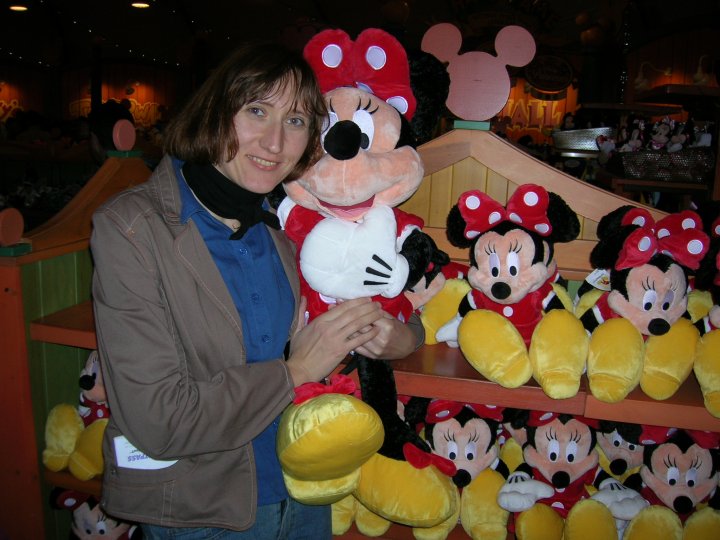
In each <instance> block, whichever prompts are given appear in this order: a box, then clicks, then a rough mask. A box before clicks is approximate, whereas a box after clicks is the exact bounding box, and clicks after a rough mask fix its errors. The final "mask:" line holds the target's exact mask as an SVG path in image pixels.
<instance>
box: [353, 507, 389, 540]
mask: <svg viewBox="0 0 720 540" xmlns="http://www.w3.org/2000/svg"><path fill="white" fill-rule="evenodd" d="M390 525H391V523H390V521H388V520H387V519H385V518H384V517H382V516H379V515H377V514H375V513H373V512H371V511H370V510H368V509H367V508H366V507H365V506H363V505H362V504H360V503H359V502H358V503H357V513H356V514H355V526H356V527H357V529H358V531H360V532H361V533H362V534H363V535H365V536H370V537H373V538H374V537H376V536H381V535H383V534H385V533H386V532H387V530H388V529H389V528H390Z"/></svg>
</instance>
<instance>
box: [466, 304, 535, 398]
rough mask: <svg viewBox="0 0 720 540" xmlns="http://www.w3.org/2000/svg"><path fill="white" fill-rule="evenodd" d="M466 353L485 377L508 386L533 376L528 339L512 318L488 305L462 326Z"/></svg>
mask: <svg viewBox="0 0 720 540" xmlns="http://www.w3.org/2000/svg"><path fill="white" fill-rule="evenodd" d="M458 343H459V344H460V350H462V353H463V355H464V356H465V358H466V359H467V361H468V362H470V365H471V366H472V367H473V368H475V369H476V370H477V371H478V372H479V373H480V374H481V375H482V376H483V377H485V378H486V379H488V380H489V381H492V382H495V383H498V384H499V385H500V386H504V387H505V388H517V387H519V386H522V385H523V384H525V383H526V382H528V381H529V380H530V377H531V376H532V372H533V369H532V365H531V363H530V358H529V355H528V351H527V347H526V346H525V341H524V340H523V338H522V336H521V335H520V332H518V331H517V328H515V327H514V326H513V325H512V324H511V323H510V321H508V320H507V319H506V318H505V317H503V316H502V315H499V314H497V313H495V312H494V311H489V310H486V309H475V310H472V311H470V312H469V313H467V314H466V315H465V317H463V320H462V322H461V323H460V326H459V327H458Z"/></svg>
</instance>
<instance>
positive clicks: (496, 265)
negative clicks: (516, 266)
mask: <svg viewBox="0 0 720 540" xmlns="http://www.w3.org/2000/svg"><path fill="white" fill-rule="evenodd" d="M488 262H489V263H490V275H491V276H492V277H498V276H499V275H500V257H498V254H497V253H495V252H493V253H491V254H490V258H489V259H488Z"/></svg>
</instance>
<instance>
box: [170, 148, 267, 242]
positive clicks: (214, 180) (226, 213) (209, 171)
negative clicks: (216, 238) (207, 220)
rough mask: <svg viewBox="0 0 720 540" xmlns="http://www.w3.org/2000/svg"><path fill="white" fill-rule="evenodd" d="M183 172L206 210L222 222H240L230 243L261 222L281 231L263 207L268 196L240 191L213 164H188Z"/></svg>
mask: <svg viewBox="0 0 720 540" xmlns="http://www.w3.org/2000/svg"><path fill="white" fill-rule="evenodd" d="M182 172H183V175H184V176H185V180H186V181H187V183H188V185H189V186H190V189H192V191H193V193H194V194H195V196H196V197H197V198H198V200H199V201H200V202H201V203H202V204H203V205H204V206H205V207H206V208H208V209H209V210H210V211H211V212H212V213H214V214H216V215H218V216H220V217H222V218H225V219H236V220H238V221H239V222H240V228H239V229H238V230H237V231H235V232H234V233H232V234H231V235H230V240H239V239H240V238H242V237H243V235H244V234H245V233H246V232H247V231H248V229H249V228H250V227H252V226H253V225H255V224H257V223H260V222H262V223H265V224H266V225H269V226H270V227H272V228H274V229H279V228H280V220H278V217H277V216H276V215H275V214H273V213H271V212H268V211H267V210H265V209H264V208H263V207H262V203H263V200H264V199H265V195H262V194H259V193H253V192H251V191H248V190H246V189H245V188H242V187H240V186H239V185H237V184H236V183H235V182H233V181H232V180H230V179H229V178H227V177H226V176H225V175H224V174H222V173H221V172H220V171H218V170H217V169H216V168H215V167H214V166H213V165H212V164H209V163H208V164H204V165H203V164H198V163H190V162H186V163H185V164H184V165H183V167H182Z"/></svg>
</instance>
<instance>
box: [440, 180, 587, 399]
mask: <svg viewBox="0 0 720 540" xmlns="http://www.w3.org/2000/svg"><path fill="white" fill-rule="evenodd" d="M579 232H580V224H579V221H578V218H577V215H576V214H575V212H573V211H572V210H571V209H570V207H569V206H568V205H567V204H566V203H565V201H563V200H562V199H561V198H560V197H559V196H558V195H556V194H554V193H548V192H547V191H546V190H545V189H544V188H543V187H541V186H538V185H534V184H524V185H521V186H519V187H518V188H517V190H516V191H515V192H514V193H513V194H512V196H511V197H510V198H509V200H508V202H507V206H506V207H503V206H502V205H501V204H500V203H499V202H497V201H495V200H494V199H492V198H491V197H489V196H488V195H487V194H485V193H483V192H481V191H478V190H471V191H467V192H465V193H463V194H462V195H461V196H460V198H459V200H458V203H457V204H456V205H455V206H453V208H452V209H451V210H450V213H449V215H448V219H447V235H448V239H449V240H450V242H451V243H452V244H453V245H455V246H457V247H461V248H468V247H469V248H470V269H469V271H468V276H467V280H468V282H469V283H470V285H471V286H472V290H471V291H470V292H469V293H468V294H467V296H466V297H465V298H464V299H463V300H462V302H461V303H460V306H459V308H458V313H457V315H456V316H455V318H454V319H453V320H451V321H450V322H448V323H447V324H445V325H444V326H443V327H442V328H441V329H440V330H439V331H438V332H437V335H436V337H437V340H438V341H446V342H448V344H449V345H451V346H454V345H455V344H456V343H457V344H459V346H460V348H461V350H462V352H463V354H464V355H465V357H466V358H467V360H468V361H469V362H470V364H471V365H472V366H473V367H474V368H475V369H477V370H478V371H479V372H480V373H481V374H482V375H483V376H485V377H486V378H487V379H489V380H491V381H493V382H497V383H499V384H501V385H502V386H505V387H508V388H515V387H518V386H520V385H522V384H525V383H526V382H527V381H528V379H529V378H530V376H531V375H532V376H534V377H535V379H536V380H537V381H538V383H539V384H540V385H541V386H542V388H543V390H544V391H545V393H546V394H547V395H548V396H550V397H553V398H556V399H562V398H567V397H571V396H573V395H575V394H576V393H577V390H578V388H579V384H580V376H581V375H582V373H583V370H584V367H585V360H586V353H587V336H586V334H585V331H584V330H583V328H582V325H581V324H580V323H579V321H578V320H577V319H576V318H575V316H574V315H573V314H572V313H571V312H570V311H568V310H567V309H565V308H566V307H567V306H569V305H570V302H569V299H568V298H567V292H566V290H565V288H564V287H563V283H564V281H563V280H561V277H560V274H559V272H558V269H557V263H556V261H555V259H554V249H553V248H554V245H555V243H556V242H569V241H571V240H573V239H575V238H576V237H577V235H578V234H579ZM528 346H530V350H529V354H528Z"/></svg>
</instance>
